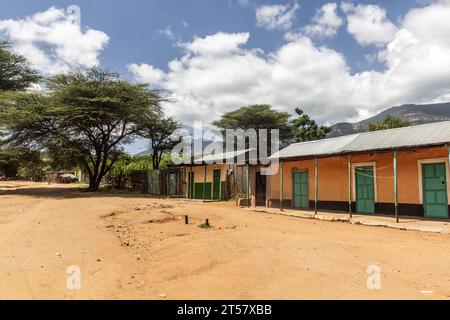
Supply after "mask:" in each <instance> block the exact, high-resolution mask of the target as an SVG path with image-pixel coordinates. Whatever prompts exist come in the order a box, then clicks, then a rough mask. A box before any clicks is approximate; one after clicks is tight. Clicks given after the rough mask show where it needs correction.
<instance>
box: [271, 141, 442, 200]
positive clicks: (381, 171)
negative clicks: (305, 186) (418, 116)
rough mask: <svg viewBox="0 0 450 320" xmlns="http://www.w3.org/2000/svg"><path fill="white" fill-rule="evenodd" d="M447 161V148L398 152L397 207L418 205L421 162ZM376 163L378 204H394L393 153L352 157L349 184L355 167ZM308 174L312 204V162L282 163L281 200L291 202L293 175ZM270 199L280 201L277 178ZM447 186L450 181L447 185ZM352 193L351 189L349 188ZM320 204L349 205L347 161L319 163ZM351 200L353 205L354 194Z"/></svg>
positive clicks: (334, 159) (344, 158)
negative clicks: (444, 159) (399, 205)
mask: <svg viewBox="0 0 450 320" xmlns="http://www.w3.org/2000/svg"><path fill="white" fill-rule="evenodd" d="M433 158H447V159H448V149H447V148H446V147H436V148H423V149H417V150H407V151H403V150H402V151H398V191H399V193H398V195H399V203H406V204H420V195H419V192H420V191H419V190H420V189H419V167H418V161H419V160H422V159H433ZM372 162H373V163H375V166H376V185H377V191H376V192H377V200H376V201H377V202H383V203H393V202H394V166H393V152H385V153H373V154H361V155H353V156H352V184H354V179H355V178H354V168H355V165H357V164H364V163H372ZM293 170H307V171H308V174H309V199H310V200H314V185H315V183H314V182H315V181H314V179H315V177H314V174H315V173H314V172H315V169H314V160H301V161H284V163H283V198H284V199H286V200H287V199H292V171H293ZM269 185H270V190H269V192H268V194H269V196H270V198H271V199H279V198H280V174H279V172H278V173H277V174H275V175H273V176H270V184H269ZM449 185H450V181H449ZM352 189H354V186H352ZM319 200H322V201H348V157H347V156H336V157H330V158H322V159H319ZM352 200H353V201H354V200H355V199H354V190H353V196H352Z"/></svg>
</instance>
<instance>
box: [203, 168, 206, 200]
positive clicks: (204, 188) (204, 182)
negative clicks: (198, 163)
mask: <svg viewBox="0 0 450 320" xmlns="http://www.w3.org/2000/svg"><path fill="white" fill-rule="evenodd" d="M206 170H207V166H206V164H205V172H204V175H203V201H205V195H206Z"/></svg>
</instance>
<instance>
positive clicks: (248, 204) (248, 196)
mask: <svg viewBox="0 0 450 320" xmlns="http://www.w3.org/2000/svg"><path fill="white" fill-rule="evenodd" d="M250 202H251V200H250V165H248V164H247V207H248V208H250Z"/></svg>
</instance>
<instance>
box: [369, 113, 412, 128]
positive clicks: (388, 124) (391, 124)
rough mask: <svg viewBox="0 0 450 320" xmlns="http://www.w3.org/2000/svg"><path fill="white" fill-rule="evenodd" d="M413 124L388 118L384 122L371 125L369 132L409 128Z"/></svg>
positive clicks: (399, 119)
mask: <svg viewBox="0 0 450 320" xmlns="http://www.w3.org/2000/svg"><path fill="white" fill-rule="evenodd" d="M410 125H411V122H409V121H408V120H404V119H401V118H397V117H394V116H386V118H384V120H383V121H382V122H378V123H371V124H369V131H380V130H386V129H394V128H402V127H409V126H410Z"/></svg>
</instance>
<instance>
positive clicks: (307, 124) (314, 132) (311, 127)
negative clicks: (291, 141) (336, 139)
mask: <svg viewBox="0 0 450 320" xmlns="http://www.w3.org/2000/svg"><path fill="white" fill-rule="evenodd" d="M295 113H296V114H297V116H298V117H297V118H296V119H294V120H292V126H293V131H294V138H295V141H296V142H304V141H313V140H321V139H324V138H326V137H327V134H328V133H330V131H331V128H330V127H327V126H319V125H318V124H317V123H316V121H315V120H313V119H311V118H310V117H309V116H308V115H307V114H305V113H304V112H303V110H302V109H300V108H296V109H295Z"/></svg>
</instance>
